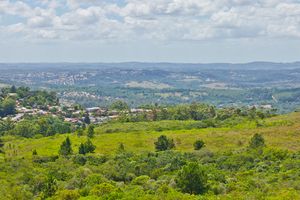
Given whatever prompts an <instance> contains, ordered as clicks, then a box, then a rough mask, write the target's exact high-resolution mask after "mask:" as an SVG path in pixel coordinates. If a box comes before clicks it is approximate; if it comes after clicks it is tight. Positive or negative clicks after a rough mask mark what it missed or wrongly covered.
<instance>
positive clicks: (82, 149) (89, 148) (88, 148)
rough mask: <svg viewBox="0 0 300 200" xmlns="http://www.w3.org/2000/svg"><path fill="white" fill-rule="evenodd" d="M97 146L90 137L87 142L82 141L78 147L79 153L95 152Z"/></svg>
mask: <svg viewBox="0 0 300 200" xmlns="http://www.w3.org/2000/svg"><path fill="white" fill-rule="evenodd" d="M95 149H96V146H95V145H93V143H92V141H91V140H90V139H88V140H87V141H86V142H85V143H81V144H80V146H79V149H78V153H79V154H87V153H94V151H95Z"/></svg>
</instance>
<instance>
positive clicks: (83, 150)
mask: <svg viewBox="0 0 300 200" xmlns="http://www.w3.org/2000/svg"><path fill="white" fill-rule="evenodd" d="M78 153H79V154H86V152H85V146H84V144H83V143H81V144H80V145H79V149H78Z"/></svg>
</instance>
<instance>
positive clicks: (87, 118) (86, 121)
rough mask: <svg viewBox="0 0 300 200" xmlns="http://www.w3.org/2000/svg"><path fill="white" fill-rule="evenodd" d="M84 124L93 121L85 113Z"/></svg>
mask: <svg viewBox="0 0 300 200" xmlns="http://www.w3.org/2000/svg"><path fill="white" fill-rule="evenodd" d="M83 122H84V123H86V124H90V123H91V120H90V117H89V114H88V113H85V115H84V119H83Z"/></svg>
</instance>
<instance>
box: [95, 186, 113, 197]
mask: <svg viewBox="0 0 300 200" xmlns="http://www.w3.org/2000/svg"><path fill="white" fill-rule="evenodd" d="M115 190H116V187H115V186H113V185H111V184H109V183H101V184H99V185H96V186H95V187H94V188H93V189H92V190H91V194H92V195H95V196H99V197H101V196H103V195H107V194H110V193H112V192H114V191H115Z"/></svg>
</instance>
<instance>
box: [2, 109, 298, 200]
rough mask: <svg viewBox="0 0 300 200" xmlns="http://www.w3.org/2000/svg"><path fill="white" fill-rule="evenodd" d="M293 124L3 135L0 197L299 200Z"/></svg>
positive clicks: (291, 119) (292, 119) (284, 119)
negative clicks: (79, 133) (32, 135)
mask: <svg viewBox="0 0 300 200" xmlns="http://www.w3.org/2000/svg"><path fill="white" fill-rule="evenodd" d="M299 119H300V115H299V113H295V114H291V115H289V116H278V117H275V118H270V119H264V120H262V121H260V125H259V126H257V125H255V124H256V123H254V124H253V125H254V126H253V125H252V122H242V124H240V125H237V126H235V127H231V128H226V129H224V128H204V129H192V130H190V131H187V130H180V131H176V130H172V131H170V130H167V131H158V132H157V131H155V129H153V127H152V126H151V123H159V122H147V123H149V125H148V126H149V127H148V128H146V130H148V131H146V132H128V133H113V134H106V133H104V132H103V130H101V129H102V128H101V127H97V128H96V130H95V133H94V134H95V135H93V137H92V138H91V139H89V137H88V132H87V131H85V132H84V133H83V135H81V136H78V135H77V134H76V133H74V134H68V137H66V136H65V135H61V134H60V135H54V136H50V137H43V138H37V139H22V138H19V139H18V138H14V137H11V136H5V137H3V139H2V143H4V144H5V145H4V146H3V147H2V148H1V149H2V150H3V152H5V154H2V155H3V157H2V160H1V159H0V169H1V172H2V173H1V174H0V177H1V178H0V180H1V186H2V187H1V189H0V196H1V197H3V198H5V199H47V198H48V199H79V198H80V199H174V200H175V199H176V200H177V199H245V198H247V199H299V198H300V188H299V184H300V182H299V180H300V171H299V167H300V166H299V163H300V154H299V150H300V147H299V143H298V142H299ZM172 122H173V121H165V123H170V124H171V123H172ZM174 122H175V121H174ZM140 123H143V122H140ZM121 124H123V123H120V125H121ZM132 124H137V126H138V124H139V122H134V123H132ZM124 125H125V124H124ZM105 126H107V125H105ZM145 126H147V125H143V127H145ZM125 127H126V126H125ZM125 129H126V128H125ZM91 130H92V128H91ZM120 131H122V130H120ZM149 131H150V132H149ZM151 131H154V132H151ZM260 133H262V134H260ZM199 141H200V142H199ZM203 143H204V144H203ZM157 144H163V145H157ZM165 144H166V145H165ZM170 144H171V145H170ZM195 144H198V145H195ZM164 145H165V146H166V147H167V148H156V147H157V146H159V147H161V146H164ZM195 146H198V147H199V146H200V147H201V148H199V149H198V148H197V149H198V150H194V148H195ZM88 149H89V150H88ZM0 155H1V154H0ZM16 172H17V173H16Z"/></svg>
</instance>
